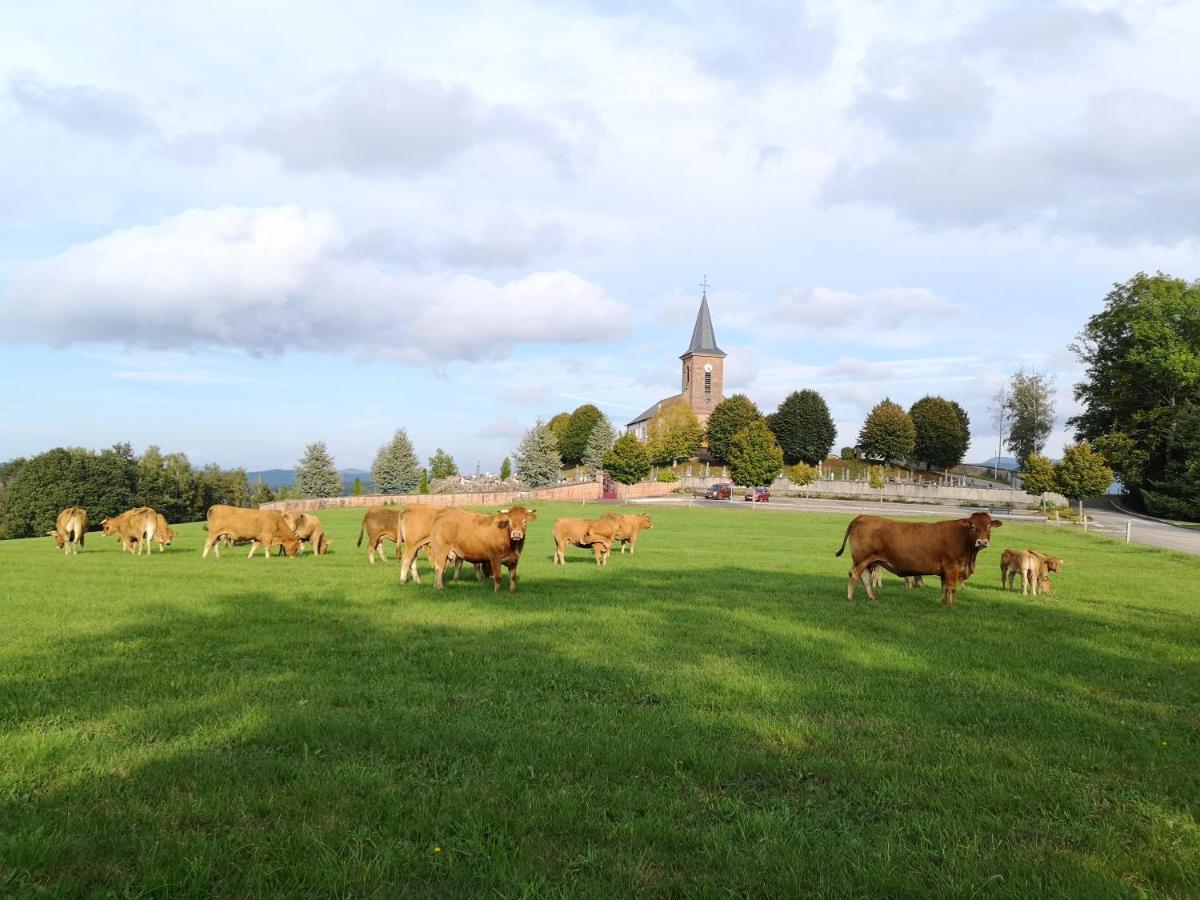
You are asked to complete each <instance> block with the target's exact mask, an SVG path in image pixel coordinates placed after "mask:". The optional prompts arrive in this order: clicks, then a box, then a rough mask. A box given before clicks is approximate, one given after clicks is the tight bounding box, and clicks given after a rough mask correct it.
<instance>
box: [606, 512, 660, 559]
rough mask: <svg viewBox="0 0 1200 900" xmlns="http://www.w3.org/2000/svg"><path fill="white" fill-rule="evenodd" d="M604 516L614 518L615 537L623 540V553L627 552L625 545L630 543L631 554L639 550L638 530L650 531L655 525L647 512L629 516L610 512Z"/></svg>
mask: <svg viewBox="0 0 1200 900" xmlns="http://www.w3.org/2000/svg"><path fill="white" fill-rule="evenodd" d="M604 518H606V519H612V520H613V522H614V523H615V524H616V531H615V533H614V535H613V539H614V540H617V541H620V542H621V552H622V553H624V552H625V545H626V544H628V545H629V555H630V556H632V555H633V554H634V553H636V552H637V539H638V532H639V531H649V530H650V529H651V528H653V527H654V523H653V522H651V521H650V517H649V516H648V515H646V514H645V513H638V514H636V515H629V516H619V515H617V514H616V513H609V514H608V515H606V516H605V517H604Z"/></svg>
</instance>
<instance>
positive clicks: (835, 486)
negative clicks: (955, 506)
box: [679, 477, 1067, 506]
mask: <svg viewBox="0 0 1200 900" xmlns="http://www.w3.org/2000/svg"><path fill="white" fill-rule="evenodd" d="M719 480H720V479H713V478H696V477H690V478H682V479H680V481H679V485H680V486H681V487H683V488H685V489H687V490H703V489H704V488H707V487H708V486H709V485H710V484H715V483H716V482H717V481H719ZM742 490H745V489H744V488H742ZM771 491H772V492H773V493H781V494H782V493H787V494H795V495H796V496H799V497H825V498H835V499H842V498H848V499H853V500H874V501H876V502H878V501H879V499H880V496H881V495H882V497H883V498H884V499H887V500H910V501H912V502H914V503H972V504H976V505H978V506H1007V505H1008V504H1010V503H1011V504H1013V505H1015V506H1038V505H1040V498H1039V497H1038V496H1036V495H1035V494H1027V493H1025V492H1024V491H1016V490H1012V489H1010V488H972V487H954V486H949V485H941V484H922V483H916V482H914V483H904V482H900V483H893V484H888V485H886V486H885V487H884V488H883V489H882V490H876V489H875V488H873V487H871V486H870V485H869V484H867V483H865V482H862V481H818V482H816V483H814V484H810V485H807V486H804V487H801V486H800V485H796V484H792V482H790V481H788V480H787V479H786V478H779V479H776V480H775V482H774V483H773V484H772V485H771ZM735 493H736V492H735ZM1046 500H1047V501H1049V502H1051V503H1056V504H1059V505H1065V504H1066V502H1067V498H1066V497H1062V496H1059V495H1058V494H1047V495H1046Z"/></svg>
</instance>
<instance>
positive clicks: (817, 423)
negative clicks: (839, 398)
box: [767, 388, 837, 466]
mask: <svg viewBox="0 0 1200 900" xmlns="http://www.w3.org/2000/svg"><path fill="white" fill-rule="evenodd" d="M767 425H768V426H769V427H770V429H771V431H772V432H774V434H775V438H776V439H777V440H778V441H779V446H780V447H781V448H782V449H783V459H784V461H785V462H786V463H788V464H789V465H790V464H792V463H798V462H805V463H808V464H809V465H810V466H815V465H816V464H817V463H819V462H821V460H823V459H825V457H827V456H829V451H830V450H831V449H833V441H834V438H836V437H837V429H836V428H835V427H834V424H833V417H832V416H831V415H830V414H829V406H828V404H826V402H825V398H824V397H822V396H821V395H820V394H818V393H817V392H816V391H814V390H810V389H808V388H805V389H804V390H802V391H792V393H790V394H788V395H787V397H785V398H784V400H783V402H782V403H780V404H779V409H777V410H775V412H773V413H772V414H771V415H770V416H768V417H767Z"/></svg>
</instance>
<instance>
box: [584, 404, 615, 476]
mask: <svg viewBox="0 0 1200 900" xmlns="http://www.w3.org/2000/svg"><path fill="white" fill-rule="evenodd" d="M616 439H617V432H616V429H615V428H613V425H612V422H610V421H609V420H608V416H606V415H603V414H601V416H600V418H599V419H598V420H597V421H596V424H595V425H594V426H592V433H591V434H589V435H588V439H587V446H586V447H584V449H583V464H584V465H585V466H587V467H588V468H589V469H603V468H604V455H605V454H606V453H608V451H609V450H611V449H612V445H613V442H614V441H615V440H616Z"/></svg>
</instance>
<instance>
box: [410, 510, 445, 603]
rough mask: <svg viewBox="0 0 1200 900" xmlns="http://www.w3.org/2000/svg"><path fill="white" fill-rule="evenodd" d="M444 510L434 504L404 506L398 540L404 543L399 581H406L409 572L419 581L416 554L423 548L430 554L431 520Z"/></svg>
mask: <svg viewBox="0 0 1200 900" xmlns="http://www.w3.org/2000/svg"><path fill="white" fill-rule="evenodd" d="M443 512H445V510H443V509H438V508H437V507H434V506H424V505H419V504H413V505H412V506H406V507H404V510H403V512H402V514H401V516H400V541H401V542H402V543H403V544H404V556H403V557H402V558H401V559H400V583H401V584H404V583H405V582H407V581H408V576H409V573H411V574H412V579H413V581H415V582H416V583H417V584H420V583H421V574H420V573H419V572H418V571H417V554H418V553H419V552H420V551H421V548H422V547H424V548H425V555H426V556H429V558H430V559H431V560H432V558H433V557H432V556H430V551H429V544H430V542H431V541H432V539H433V521H434V519H436V518H437V517H438V516H440V515H441V514H442V513H443Z"/></svg>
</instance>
